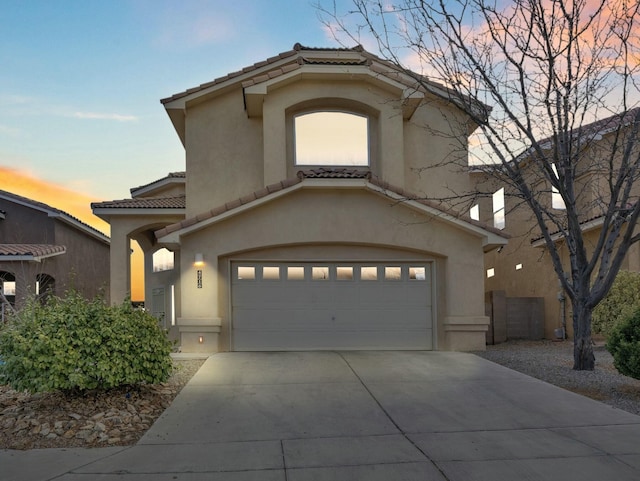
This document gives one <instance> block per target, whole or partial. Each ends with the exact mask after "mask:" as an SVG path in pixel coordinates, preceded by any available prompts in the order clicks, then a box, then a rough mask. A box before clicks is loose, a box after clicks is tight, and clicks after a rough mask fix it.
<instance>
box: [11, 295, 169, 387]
mask: <svg viewBox="0 0 640 481" xmlns="http://www.w3.org/2000/svg"><path fill="white" fill-rule="evenodd" d="M170 352H171V343H170V341H169V340H168V339H167V336H166V334H165V333H164V332H163V331H162V329H161V328H160V326H159V325H158V322H157V320H156V319H155V318H154V317H153V316H151V315H150V314H148V313H146V312H144V311H141V310H134V309H133V308H132V307H131V303H130V302H128V301H125V302H124V303H123V304H122V305H120V306H107V305H106V304H105V303H104V301H103V300H102V299H99V298H96V299H94V300H93V301H87V300H86V299H84V298H83V297H82V296H81V295H80V294H79V293H77V292H70V293H68V294H67V296H66V297H65V298H64V299H61V298H57V297H52V298H50V299H49V300H48V301H47V303H46V304H45V305H42V304H40V303H38V302H36V301H35V300H34V301H31V302H30V303H28V304H27V306H25V307H24V308H23V309H22V310H21V311H20V312H18V313H16V314H15V315H14V316H13V317H12V318H11V319H10V321H9V323H8V324H7V325H6V326H5V327H4V328H3V329H2V330H0V357H2V359H3V361H4V364H3V365H0V383H2V384H9V385H10V386H11V387H12V388H14V389H16V390H26V391H30V392H39V391H53V390H62V391H77V390H80V391H84V390H89V389H109V388H114V387H118V386H124V385H136V384H142V383H159V382H164V381H166V380H167V378H168V377H169V374H170V373H171V368H172V363H171V357H170Z"/></svg>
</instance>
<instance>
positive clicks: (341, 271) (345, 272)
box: [336, 266, 353, 281]
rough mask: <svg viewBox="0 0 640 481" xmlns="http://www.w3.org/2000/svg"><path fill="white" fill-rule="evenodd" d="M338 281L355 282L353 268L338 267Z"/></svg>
mask: <svg viewBox="0 0 640 481" xmlns="http://www.w3.org/2000/svg"><path fill="white" fill-rule="evenodd" d="M336 279H337V280H339V281H352V280H353V267H351V266H349V267H343V266H338V267H336Z"/></svg>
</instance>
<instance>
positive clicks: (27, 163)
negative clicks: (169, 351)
mask: <svg viewBox="0 0 640 481" xmlns="http://www.w3.org/2000/svg"><path fill="white" fill-rule="evenodd" d="M315 3H317V2H316V1H315V0H270V1H262V0H235V1H233V2H229V1H225V0H181V1H169V0H109V1H99V0H59V1H50V0H29V1H21V0H7V1H4V2H3V3H2V8H1V9H0V25H2V28H0V45H1V46H0V65H2V73H0V189H2V190H8V191H10V192H14V193H16V194H19V195H23V196H25V197H29V198H31V199H34V200H37V201H40V202H44V203H47V204H49V205H51V206H53V207H56V208H58V209H61V210H64V211H66V212H68V213H70V214H72V215H74V216H76V217H78V218H79V219H81V220H83V221H84V222H87V223H89V224H91V225H93V226H94V227H96V228H98V229H99V230H101V231H103V232H105V233H107V234H108V233H109V226H108V225H107V224H106V223H104V222H103V221H101V220H100V219H98V218H97V217H95V216H93V214H92V213H91V209H90V203H91V202H94V201H102V200H112V199H122V198H127V197H130V193H129V189H130V188H131V187H136V186H139V185H144V184H147V183H149V182H151V181H153V180H156V179H159V178H162V177H164V176H165V175H166V174H167V173H169V172H174V171H180V170H184V168H185V166H184V149H183V147H182V144H181V143H180V140H179V139H178V136H177V135H176V133H175V131H174V130H173V127H172V125H171V122H170V121H169V118H168V116H167V115H166V113H165V111H164V108H163V107H162V105H161V103H160V99H162V98H166V97H170V96H171V95H173V94H175V93H178V92H182V91H184V90H186V89H188V88H191V87H194V86H197V85H199V84H201V83H205V82H209V81H211V80H213V79H214V78H216V77H220V76H223V75H225V74H227V73H229V72H233V71H236V70H239V69H241V68H243V67H245V66H247V65H251V64H253V63H255V62H258V61H262V60H264V59H266V58H268V57H271V56H273V55H275V54H277V53H279V52H284V51H287V50H290V49H291V48H292V47H293V45H294V44H295V43H296V42H300V43H301V44H303V45H307V46H329V47H335V46H338V45H337V44H336V42H335V41H334V40H333V39H332V37H331V36H330V34H328V33H327V31H326V29H325V28H324V27H323V25H322V22H321V21H320V20H319V19H318V14H317V10H316V8H315V7H314V4H315ZM339 3H343V4H344V5H348V2H347V1H344V2H339ZM134 262H135V263H137V265H136V264H134V265H133V266H132V269H133V271H134V273H135V272H138V271H140V269H141V267H140V263H141V259H140V256H138V258H137V260H134ZM138 277H140V276H138ZM133 290H134V292H133V293H132V294H133V295H132V297H133V298H134V299H140V298H141V297H142V295H143V294H142V285H141V281H140V280H139V279H138V280H136V279H135V278H134V284H133Z"/></svg>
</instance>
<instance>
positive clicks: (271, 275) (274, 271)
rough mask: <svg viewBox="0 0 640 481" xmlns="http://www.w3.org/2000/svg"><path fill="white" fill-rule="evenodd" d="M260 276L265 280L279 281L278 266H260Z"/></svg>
mask: <svg viewBox="0 0 640 481" xmlns="http://www.w3.org/2000/svg"><path fill="white" fill-rule="evenodd" d="M262 278H263V279H264V280H265V281H279V280H280V267H275V266H264V267H263V268H262Z"/></svg>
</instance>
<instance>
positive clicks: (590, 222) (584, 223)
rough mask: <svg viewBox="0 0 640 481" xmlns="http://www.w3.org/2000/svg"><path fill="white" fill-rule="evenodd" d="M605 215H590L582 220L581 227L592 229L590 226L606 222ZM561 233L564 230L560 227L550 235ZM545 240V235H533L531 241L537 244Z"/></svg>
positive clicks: (555, 235)
mask: <svg viewBox="0 0 640 481" xmlns="http://www.w3.org/2000/svg"><path fill="white" fill-rule="evenodd" d="M604 219H605V216H604V215H602V214H600V215H595V216H593V217H589V218H588V219H584V220H581V221H580V228H581V229H582V230H583V231H584V229H585V228H589V230H591V229H590V228H591V227H593V225H594V224H596V225H597V224H600V223H602V222H604ZM560 234H562V231H561V230H560V229H558V230H555V231H553V232H550V233H549V236H551V237H552V238H553V237H557V236H559V235H560ZM543 240H544V236H543V235H541V236H538V237H533V238H531V243H532V244H535V243H537V242H540V241H543Z"/></svg>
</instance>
